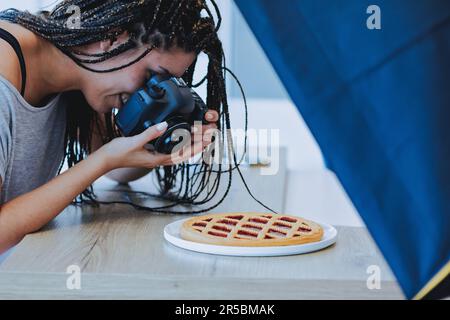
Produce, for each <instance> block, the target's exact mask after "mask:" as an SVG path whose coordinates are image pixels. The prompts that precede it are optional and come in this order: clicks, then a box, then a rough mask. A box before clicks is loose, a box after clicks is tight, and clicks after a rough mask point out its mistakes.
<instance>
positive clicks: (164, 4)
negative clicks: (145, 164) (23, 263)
mask: <svg viewBox="0 0 450 320" xmlns="http://www.w3.org/2000/svg"><path fill="white" fill-rule="evenodd" d="M209 2H210V3H211V5H212V7H213V8H214V10H215V13H216V16H217V20H218V21H217V23H216V21H215V19H214V16H213V13H212V11H211V8H210V6H209V5H208V2H207V0H64V1H62V2H60V3H59V4H57V5H56V6H55V7H54V9H53V10H51V11H40V12H38V13H37V14H32V13H29V12H27V11H19V10H16V9H8V10H5V11H3V12H0V19H3V20H7V21H9V22H13V23H16V24H20V25H22V26H24V27H25V28H27V29H28V30H30V31H32V32H34V33H35V34H37V35H39V36H40V37H42V38H44V39H46V40H48V41H49V42H51V43H52V44H53V45H55V46H56V47H57V48H58V49H59V50H61V51H62V52H63V53H64V54H66V55H67V56H68V57H70V58H71V59H72V60H73V61H74V62H75V63H76V64H77V65H78V66H80V67H82V68H84V69H86V70H89V71H91V72H97V73H106V72H113V71H116V70H121V69H124V68H126V67H128V66H130V65H132V64H134V63H137V62H138V61H140V60H141V59H143V58H144V57H145V56H146V55H147V54H148V53H149V52H150V51H151V50H152V49H153V48H160V49H164V50H165V49H169V48H171V47H172V46H174V45H175V46H178V47H180V48H182V49H184V50H185V51H186V52H195V53H196V54H199V53H201V52H203V53H205V54H206V55H207V57H208V60H209V63H208V68H207V75H206V76H205V77H204V78H203V79H202V80H201V81H200V82H199V83H197V84H193V75H194V72H195V65H196V61H195V62H194V63H193V64H192V65H191V66H190V67H189V69H188V70H187V72H186V73H185V74H184V75H183V79H184V80H185V82H186V83H187V84H188V85H189V86H191V87H198V86H200V85H201V84H203V83H204V82H205V81H206V82H207V99H206V105H207V107H208V109H212V110H216V111H217V112H218V113H219V115H220V116H219V121H218V127H219V130H220V132H221V136H222V139H224V140H226V142H227V146H228V150H229V151H230V150H231V151H232V150H233V141H232V137H231V134H230V133H229V132H230V129H231V123H230V116H229V110H228V102H227V95H226V86H225V73H226V72H229V73H230V74H231V75H232V76H233V77H234V78H235V80H236V81H237V82H238V84H239V86H240V83H239V81H238V79H237V78H236V77H235V75H234V74H233V73H232V72H231V71H230V70H229V69H228V68H226V64H225V56H224V52H223V48H222V43H221V41H220V40H219V37H218V33H217V32H218V30H219V28H220V24H221V15H220V11H219V8H218V6H217V4H216V2H215V1H214V0H209ZM73 8H77V9H78V10H79V14H80V16H79V25H78V26H77V27H76V28H71V27H69V26H68V21H70V19H71V18H72V17H73V16H72V13H73ZM203 13H206V14H203ZM124 32H127V33H128V35H129V39H128V40H127V42H125V43H123V44H121V45H119V46H117V47H116V48H114V49H112V50H110V51H108V52H104V53H95V54H92V53H89V54H88V53H84V52H80V51H78V50H77V49H76V48H79V47H80V46H84V45H88V44H92V43H95V42H98V41H105V40H107V41H111V43H113V42H114V41H115V40H116V39H117V37H118V36H119V35H121V34H123V33H124ZM142 44H144V45H146V46H148V48H147V49H146V50H145V52H144V53H142V54H141V55H140V56H139V57H137V58H136V59H134V60H133V61H130V62H129V63H127V64H125V65H122V66H117V67H115V68H113V69H108V70H100V69H98V68H95V67H94V66H95V64H96V63H100V62H103V61H106V60H108V59H111V58H113V57H116V56H118V55H120V54H121V53H124V52H126V51H128V50H131V49H133V48H136V47H137V46H139V45H142ZM64 95H66V96H68V99H66V100H67V101H68V103H69V107H68V108H67V129H66V133H65V146H64V151H65V157H64V160H63V162H62V163H61V166H60V168H59V171H58V173H60V172H61V169H62V167H63V164H64V161H65V160H67V165H68V167H69V168H70V167H72V166H74V165H76V164H77V163H79V162H80V161H82V160H83V159H85V158H86V157H87V155H88V154H89V153H90V151H91V150H90V146H91V138H92V132H93V130H94V129H97V130H99V131H100V132H101V133H102V134H101V136H102V139H103V143H107V142H109V141H111V140H112V139H114V138H116V137H118V136H120V133H119V132H118V130H117V129H116V127H115V125H114V122H113V115H112V112H109V113H106V114H105V115H104V117H105V119H104V123H105V124H106V126H105V127H106V132H103V130H102V129H101V126H100V120H101V119H100V118H99V115H98V114H97V113H96V112H95V111H94V110H93V109H92V108H91V107H90V106H89V105H88V103H87V101H86V99H85V98H84V96H83V94H82V93H81V92H80V91H73V92H67V93H64ZM244 101H245V96H244ZM70 105H73V106H70ZM245 123H246V124H245V125H246V129H247V109H246V122H245ZM231 154H232V156H231V158H232V160H233V161H231V162H230V163H229V164H228V169H224V168H223V166H222V164H218V168H217V169H214V168H213V166H212V165H210V164H207V163H205V162H204V161H202V162H201V163H197V164H189V163H182V164H179V165H174V166H164V167H159V168H156V169H154V170H153V172H154V173H155V176H156V180H157V184H158V189H159V194H158V195H152V194H149V193H145V194H146V195H151V196H157V197H159V198H162V199H164V200H169V204H168V205H164V206H159V207H152V208H150V207H145V206H141V205H138V204H135V203H129V202H120V201H114V202H104V201H99V200H98V199H97V198H96V195H95V193H94V190H93V188H92V185H91V186H90V187H88V188H87V189H86V190H84V191H83V193H82V194H80V195H79V196H78V197H77V198H76V199H74V203H75V204H83V203H89V204H93V205H98V204H107V203H108V204H109V203H127V204H131V205H132V206H134V207H135V208H136V209H144V210H152V211H154V212H168V213H179V212H180V211H175V210H173V208H174V207H175V206H177V205H180V204H181V205H193V206H197V205H203V204H205V203H207V202H209V201H210V200H212V199H213V197H214V196H215V195H216V194H217V192H218V191H219V183H220V181H221V176H222V174H224V173H227V174H228V182H227V187H226V189H225V191H224V192H223V194H222V197H221V198H220V200H218V201H217V202H216V203H215V204H213V205H211V206H210V207H209V208H206V209H197V210H191V211H189V212H191V213H200V212H206V211H208V210H211V209H212V208H214V207H216V206H218V205H219V204H220V203H221V202H222V201H223V200H224V199H225V197H226V195H227V194H228V192H229V189H230V186H231V180H232V172H233V171H234V170H235V169H237V171H238V172H239V174H240V176H241V178H242V179H243V176H242V173H241V172H240V170H239V164H238V163H237V160H236V156H235V155H234V152H231ZM229 156H230V155H229ZM233 166H234V167H233ZM211 180H212V181H211ZM243 182H244V185H245V187H246V188H247V191H248V192H249V193H250V195H251V196H252V197H253V195H252V194H251V192H250V190H249V188H248V186H247V184H246V183H245V180H244V179H243ZM253 198H254V197H253ZM255 200H256V199H255ZM256 201H258V200H256ZM258 202H259V203H260V204H262V203H261V202H260V201H258ZM262 205H263V206H264V207H266V206H265V205H264V204H262ZM266 208H267V209H269V210H270V211H273V210H271V209H270V208H268V207H266ZM183 212H185V211H183Z"/></svg>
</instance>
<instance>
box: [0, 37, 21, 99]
mask: <svg viewBox="0 0 450 320" xmlns="http://www.w3.org/2000/svg"><path fill="white" fill-rule="evenodd" d="M0 38H1V39H3V40H5V41H6V42H8V43H9V44H10V46H11V47H12V48H13V49H14V51H15V52H16V54H17V58H19V63H20V71H21V73H22V89H21V90H20V94H21V95H22V96H23V97H25V85H26V81H27V71H26V67H25V59H24V57H23V53H22V48H21V47H20V44H19V41H17V39H16V38H15V37H14V36H13V35H12V34H11V33H9V32H8V31H6V30H4V29H2V28H0Z"/></svg>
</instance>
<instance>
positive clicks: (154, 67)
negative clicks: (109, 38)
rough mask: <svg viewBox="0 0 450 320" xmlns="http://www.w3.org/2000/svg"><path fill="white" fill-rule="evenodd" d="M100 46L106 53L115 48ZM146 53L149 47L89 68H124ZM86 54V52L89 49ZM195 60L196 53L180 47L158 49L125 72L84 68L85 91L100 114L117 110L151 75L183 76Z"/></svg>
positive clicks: (83, 90)
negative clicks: (100, 71)
mask: <svg viewBox="0 0 450 320" xmlns="http://www.w3.org/2000/svg"><path fill="white" fill-rule="evenodd" d="M118 44H119V43H117V44H116V45H115V46H114V47H116V46H117V45H118ZM98 45H99V46H100V48H101V50H102V51H109V50H111V49H113V48H114V47H107V48H106V47H105V44H104V43H101V44H100V43H99V44H98ZM85 49H86V48H85ZM87 49H88V51H89V50H90V51H91V52H98V50H96V48H92V46H91V47H90V48H87ZM97 49H98V47H97ZM145 50H146V49H145V48H140V49H134V50H130V51H127V52H125V53H123V54H121V55H119V56H118V57H114V58H112V59H109V60H107V61H105V62H102V63H96V64H90V65H89V67H91V68H94V69H99V70H100V69H111V68H115V67H118V66H122V65H124V64H127V63H129V62H130V61H133V60H134V59H136V58H137V57H139V56H140V55H142V53H143V52H145ZM84 51H85V52H86V50H84ZM195 58H196V54H195V53H187V52H185V51H184V50H183V49H181V48H178V47H172V48H171V49H169V50H163V49H158V48H156V49H153V50H152V51H151V52H150V53H149V54H147V56H145V58H143V59H142V60H140V61H139V62H137V63H135V64H133V65H131V66H129V67H127V68H125V69H122V70H118V71H114V72H108V73H94V72H90V71H88V70H84V69H83V70H82V74H83V75H82V81H81V84H80V86H81V91H82V92H83V94H84V96H85V98H86V100H87V102H88V103H89V105H90V106H91V107H92V108H93V109H94V110H96V111H97V112H99V113H107V112H109V111H111V110H112V109H113V108H119V109H120V108H121V107H122V106H123V103H124V101H126V100H127V99H128V97H129V96H130V95H131V94H132V93H133V92H135V91H136V90H137V89H139V88H141V87H142V86H143V85H144V83H145V81H146V79H148V78H149V77H150V74H151V73H158V74H161V73H169V74H171V75H173V76H176V77H181V76H182V75H183V74H184V73H185V72H186V70H187V69H188V68H189V66H190V65H191V64H192V63H193V62H194V60H195Z"/></svg>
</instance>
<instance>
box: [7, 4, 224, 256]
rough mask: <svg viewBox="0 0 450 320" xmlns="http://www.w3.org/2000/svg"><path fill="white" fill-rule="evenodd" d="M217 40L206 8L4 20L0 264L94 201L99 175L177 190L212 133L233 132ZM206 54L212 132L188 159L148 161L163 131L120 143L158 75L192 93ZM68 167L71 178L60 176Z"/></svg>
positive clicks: (80, 7) (130, 7)
mask: <svg viewBox="0 0 450 320" xmlns="http://www.w3.org/2000/svg"><path fill="white" fill-rule="evenodd" d="M212 3H213V5H214V7H215V9H216V10H217V6H216V5H215V3H214V2H213V1H212ZM205 12H206V13H207V14H203V13H205ZM77 14H78V16H77ZM217 29H218V27H217V26H216V25H215V23H214V19H213V18H212V14H211V10H210V9H209V8H208V5H207V3H206V1H204V0H184V1H183V0H179V1H178V0H148V1H147V0H136V1H129V0H128V1H109V0H67V1H63V2H62V3H60V4H59V5H57V6H56V7H55V9H54V10H52V11H51V12H41V13H39V14H37V15H33V14H30V13H28V12H21V11H17V10H12V9H11V10H7V11H4V12H1V13H0V36H1V37H0V53H1V59H0V205H1V207H0V253H1V252H3V251H5V250H7V249H8V248H10V247H12V246H14V245H15V244H17V243H18V242H19V241H20V240H21V239H22V238H23V237H24V236H25V235H26V234H28V233H31V232H33V231H36V230H38V229H40V228H41V227H42V226H43V225H45V224H46V223H47V222H48V221H49V220H51V219H53V218H54V217H55V216H56V215H58V214H59V213H60V212H61V211H62V210H63V209H64V208H65V207H66V206H68V205H69V204H70V203H71V202H72V201H73V200H74V199H75V198H77V196H78V195H80V194H83V193H84V194H85V195H86V194H87V195H89V187H90V186H91V184H92V183H93V182H94V181H95V180H96V179H97V178H99V177H100V176H102V175H105V174H107V175H108V176H109V177H110V178H112V179H115V180H117V181H119V182H128V181H132V180H135V179H138V178H140V177H142V176H144V175H145V174H147V173H148V172H149V171H150V170H151V169H153V168H159V169H157V170H158V175H157V176H158V178H160V179H161V181H165V183H164V186H163V192H166V193H167V192H168V191H170V189H171V188H173V187H174V184H173V182H171V181H172V180H173V177H174V175H175V174H176V173H177V172H179V171H177V170H179V166H178V167H177V166H175V165H177V164H179V163H182V162H183V161H185V160H186V159H188V158H190V157H191V156H192V155H193V154H197V153H200V152H202V151H203V149H204V148H205V146H206V145H207V144H208V143H210V140H211V137H210V136H208V135H206V134H205V133H206V132H207V131H208V130H209V129H212V128H215V127H216V125H219V126H220V128H219V129H223V128H224V124H223V122H226V123H227V126H229V119H228V110H227V104H226V95H225V85H224V81H223V68H222V64H223V50H222V46H221V43H220V41H219V39H218V37H217ZM202 51H203V52H204V53H206V54H207V55H208V57H209V67H208V74H207V77H206V80H208V90H207V91H208V99H207V106H208V108H209V109H210V110H209V112H208V113H207V115H206V120H207V121H209V122H210V125H206V126H203V127H202V129H201V130H203V131H202V133H203V134H204V135H203V139H197V140H195V141H194V142H193V146H192V151H186V152H184V153H181V154H179V155H177V157H173V156H171V155H162V154H155V153H150V152H149V151H147V150H146V149H144V145H145V144H146V143H147V142H149V141H151V140H153V139H154V138H156V137H158V136H159V135H161V134H162V133H163V132H164V131H165V129H166V126H167V124H166V123H161V124H159V125H156V126H154V127H151V128H149V129H148V130H147V131H145V132H143V133H142V134H140V135H137V136H134V137H129V138H124V137H118V134H117V131H116V130H115V127H114V125H113V121H112V112H111V111H112V109H113V108H120V107H121V106H122V105H123V103H124V101H125V100H126V99H127V98H128V97H129V95H130V94H131V93H133V92H134V91H135V90H136V89H138V88H139V87H141V86H142V85H143V84H144V82H145V80H146V78H148V77H149V76H150V75H151V74H155V73H170V74H172V75H174V76H177V77H183V78H184V79H185V80H186V81H187V83H188V84H189V85H192V76H193V73H194V68H195V62H196V57H197V55H198V54H199V53H200V52H202ZM219 114H220V115H221V121H219ZM222 120H224V121H222ZM197 136H198V135H197ZM64 160H67V163H68V166H69V169H68V170H67V171H65V172H63V173H62V174H59V175H57V174H58V173H59V171H60V170H61V165H62V163H63V162H64ZM181 166H183V165H181ZM175 168H178V169H175ZM182 168H185V167H182ZM185 194H187V193H185ZM178 195H179V196H180V197H183V195H180V194H178ZM190 195H191V198H189V197H186V196H184V199H185V200H186V199H187V200H188V201H185V203H188V202H189V201H191V203H192V202H193V199H194V198H195V195H194V196H192V193H190Z"/></svg>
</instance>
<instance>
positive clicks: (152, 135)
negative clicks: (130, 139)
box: [136, 121, 167, 145]
mask: <svg viewBox="0 0 450 320" xmlns="http://www.w3.org/2000/svg"><path fill="white" fill-rule="evenodd" d="M166 129H167V122H166V121H164V122H161V123H158V124H157V125H154V126H151V127H150V128H148V129H147V130H145V131H144V132H142V133H141V134H138V135H137V136H136V138H137V139H138V141H139V144H142V145H144V144H147V143H149V142H150V141H152V140H154V139H156V138H158V137H159V136H160V135H162V134H163V133H164V131H166Z"/></svg>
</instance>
